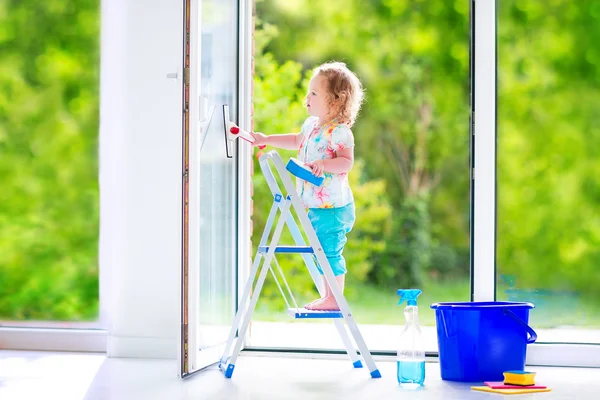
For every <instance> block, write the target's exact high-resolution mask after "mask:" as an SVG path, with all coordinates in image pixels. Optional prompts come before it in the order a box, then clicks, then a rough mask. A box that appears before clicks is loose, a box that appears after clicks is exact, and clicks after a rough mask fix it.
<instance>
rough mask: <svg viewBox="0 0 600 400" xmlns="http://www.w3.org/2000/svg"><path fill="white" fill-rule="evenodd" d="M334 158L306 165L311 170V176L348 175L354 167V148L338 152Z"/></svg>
mask: <svg viewBox="0 0 600 400" xmlns="http://www.w3.org/2000/svg"><path fill="white" fill-rule="evenodd" d="M335 155H336V157H335V158H331V159H327V160H317V161H314V162H309V163H306V165H307V166H308V167H310V168H311V169H312V172H313V174H315V175H317V176H323V173H324V172H330V173H333V174H343V173H348V172H350V170H351V169H352V165H354V147H350V148H346V149H343V150H339V151H337V152H336V153H335Z"/></svg>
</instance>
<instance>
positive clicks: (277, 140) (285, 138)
mask: <svg viewBox="0 0 600 400" xmlns="http://www.w3.org/2000/svg"><path fill="white" fill-rule="evenodd" d="M252 135H253V136H254V140H255V142H254V145H255V146H262V145H270V146H273V147H278V148H280V149H286V150H298V149H299V148H300V143H302V132H300V133H285V134H282V135H268V136H267V135H265V134H263V133H260V132H254V133H253V134H252Z"/></svg>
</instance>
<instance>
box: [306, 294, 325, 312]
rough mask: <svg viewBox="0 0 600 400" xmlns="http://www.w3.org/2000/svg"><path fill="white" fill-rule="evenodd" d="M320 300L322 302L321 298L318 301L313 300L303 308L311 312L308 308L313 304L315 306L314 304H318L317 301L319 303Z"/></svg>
mask: <svg viewBox="0 0 600 400" xmlns="http://www.w3.org/2000/svg"><path fill="white" fill-rule="evenodd" d="M321 300H323V297H321V298H320V299H316V300H313V301H311V302H310V303H308V304H306V305H305V306H304V308H306V309H307V310H312V308H310V307H311V306H312V305H313V304H315V303H316V302H319V301H321Z"/></svg>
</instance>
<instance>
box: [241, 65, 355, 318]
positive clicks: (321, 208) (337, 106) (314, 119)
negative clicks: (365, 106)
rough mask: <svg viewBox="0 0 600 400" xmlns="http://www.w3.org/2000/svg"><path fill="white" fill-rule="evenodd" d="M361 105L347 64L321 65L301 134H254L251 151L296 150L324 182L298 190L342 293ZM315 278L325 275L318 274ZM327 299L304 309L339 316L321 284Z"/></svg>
mask: <svg viewBox="0 0 600 400" xmlns="http://www.w3.org/2000/svg"><path fill="white" fill-rule="evenodd" d="M362 100H363V88H362V85H361V83H360V81H359V79H358V78H357V76H356V75H355V74H354V73H353V72H352V71H350V70H349V69H348V68H347V67H346V64H344V63H340V62H332V63H326V64H323V65H320V66H319V67H317V68H316V69H315V71H314V73H313V76H312V78H311V80H310V83H309V87H308V94H307V95H306V109H307V110H308V113H309V114H310V117H308V118H307V119H306V121H304V124H303V125H302V130H301V132H300V133H289V134H281V135H270V136H267V135H264V134H262V133H260V132H255V133H253V134H252V135H253V136H254V139H255V142H254V145H255V146H262V145H271V146H274V147H279V148H283V149H289V150H298V157H297V158H298V160H300V161H302V162H304V163H305V164H306V165H307V166H309V167H310V168H311V169H312V172H313V174H315V175H317V176H324V177H325V179H324V181H323V184H322V185H321V186H319V187H317V186H314V185H312V184H311V183H308V182H306V181H304V180H301V179H298V180H297V183H296V185H297V189H298V193H299V194H300V197H301V198H302V200H303V202H304V205H305V207H306V208H308V217H309V219H310V221H311V223H312V225H313V227H314V229H315V232H316V234H317V237H318V238H319V242H320V243H321V246H322V247H323V250H324V252H325V255H326V257H327V259H328V260H329V264H330V265H331V268H332V269H333V274H334V275H335V277H336V280H337V282H338V284H339V286H340V288H341V290H342V292H343V290H344V277H345V274H346V261H345V260H344V257H343V256H342V252H343V250H344V245H345V244H346V241H347V239H346V234H347V233H348V232H350V230H351V229H352V227H353V225H354V220H355V215H354V198H353V196H352V191H351V190H350V186H349V184H348V172H349V171H350V170H351V169H352V165H353V163H354V137H353V135H352V131H351V130H350V127H352V125H353V124H354V121H355V120H356V116H357V114H358V111H359V110H360V106H361V103H362ZM319 272H320V273H321V275H323V271H322V269H321V268H320V267H319ZM324 286H325V296H324V297H322V298H320V299H317V300H315V301H313V302H311V303H309V304H307V305H306V306H305V308H307V309H309V310H339V307H338V305H337V303H336V301H335V298H334V297H333V293H332V292H331V289H330V288H329V285H327V282H326V281H325V280H324Z"/></svg>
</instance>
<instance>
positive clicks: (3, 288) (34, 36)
mask: <svg viewBox="0 0 600 400" xmlns="http://www.w3.org/2000/svg"><path fill="white" fill-rule="evenodd" d="M0 8H1V9H2V11H1V12H0V27H1V28H0V42H1V43H2V44H1V47H2V51H1V52H2V57H0V184H1V185H2V186H1V189H0V326H2V325H4V326H6V325H9V326H15V325H18V326H50V327H69V326H77V327H95V326H97V318H98V300H99V299H98V239H99V222H98V221H99V195H98V150H97V148H98V120H99V112H98V107H99V94H98V92H99V70H100V60H99V56H100V41H99V36H100V31H99V27H100V24H99V22H100V15H99V12H100V7H99V1H98V0H91V1H78V2H76V3H75V4H70V5H68V6H63V5H62V3H60V2H59V3H56V4H55V6H48V4H47V2H2V5H1V6H0ZM65 21H69V23H68V25H65Z"/></svg>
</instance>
